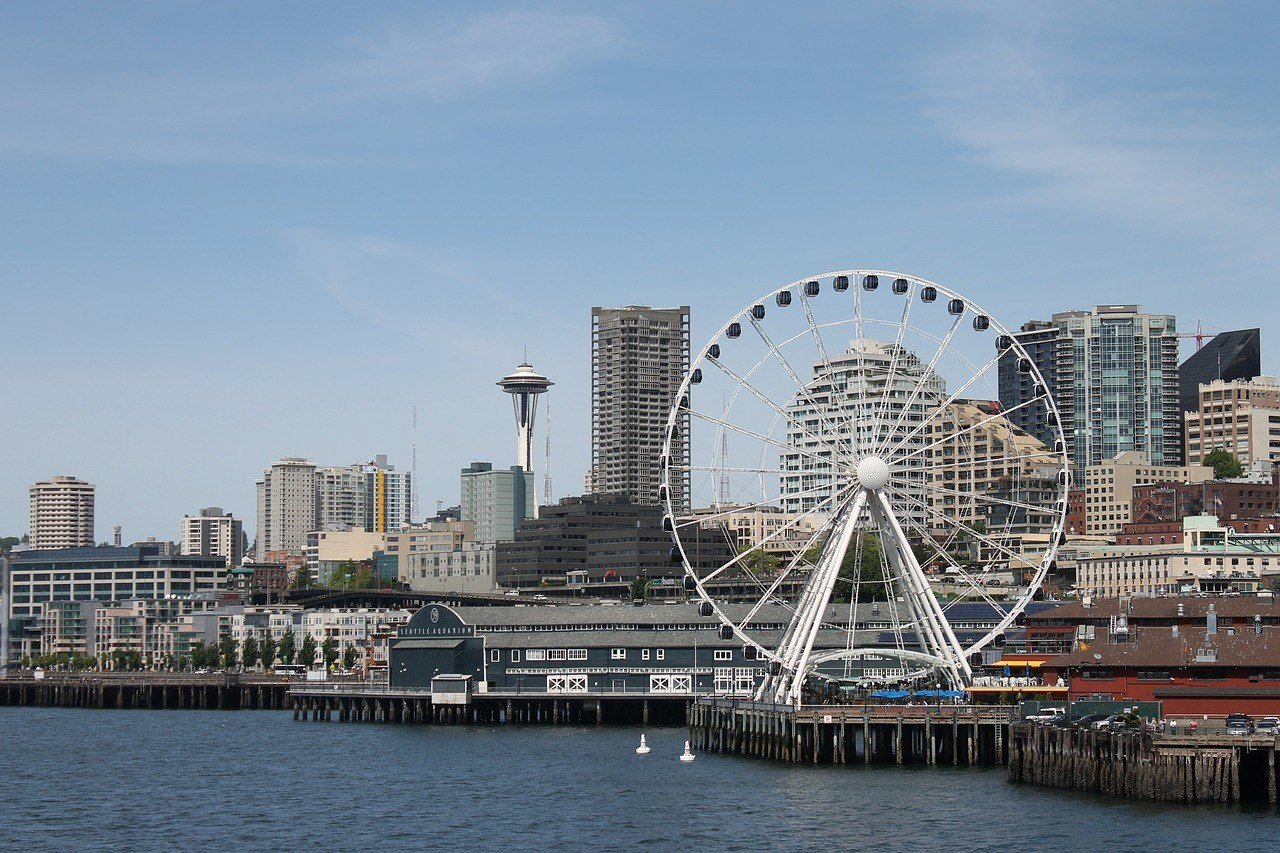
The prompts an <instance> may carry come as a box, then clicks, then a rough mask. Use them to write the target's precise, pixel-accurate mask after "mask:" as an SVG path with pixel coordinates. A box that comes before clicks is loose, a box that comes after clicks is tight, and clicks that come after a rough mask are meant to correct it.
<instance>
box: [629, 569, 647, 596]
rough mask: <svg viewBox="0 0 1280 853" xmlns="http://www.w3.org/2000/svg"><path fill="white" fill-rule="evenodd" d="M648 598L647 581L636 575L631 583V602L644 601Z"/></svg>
mask: <svg viewBox="0 0 1280 853" xmlns="http://www.w3.org/2000/svg"><path fill="white" fill-rule="evenodd" d="M648 597H649V579H648V578H646V577H644V576H643V575H636V576H635V578H634V579H633V580H632V581H631V600H632V601H644V600H645V599H647V598H648Z"/></svg>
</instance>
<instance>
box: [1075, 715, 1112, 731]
mask: <svg viewBox="0 0 1280 853" xmlns="http://www.w3.org/2000/svg"><path fill="white" fill-rule="evenodd" d="M1106 718H1107V715H1106V714H1085V715H1084V716H1083V717H1076V718H1075V719H1074V720H1072V721H1071V724H1072V725H1073V726H1079V727H1080V728H1082V729H1091V728H1093V724H1094V723H1096V722H1098V720H1105V719H1106Z"/></svg>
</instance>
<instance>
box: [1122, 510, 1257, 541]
mask: <svg viewBox="0 0 1280 853" xmlns="http://www.w3.org/2000/svg"><path fill="white" fill-rule="evenodd" d="M1220 523H1221V524H1223V525H1225V526H1227V527H1230V528H1231V529H1232V530H1234V531H1235V532H1236V533H1274V532H1276V530H1277V529H1280V518H1276V517H1275V516H1271V517H1269V518H1232V519H1228V520H1227V521H1223V522H1220ZM1182 542H1183V528H1182V521H1181V520H1178V521H1130V522H1128V523H1127V524H1125V525H1124V526H1123V527H1122V528H1121V529H1120V532H1119V533H1118V534H1116V544H1117V545H1181V544H1182Z"/></svg>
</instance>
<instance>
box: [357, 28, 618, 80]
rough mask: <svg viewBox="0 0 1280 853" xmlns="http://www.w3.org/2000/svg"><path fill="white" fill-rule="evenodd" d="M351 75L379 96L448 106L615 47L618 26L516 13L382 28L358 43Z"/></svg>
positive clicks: (601, 55) (604, 53)
mask: <svg viewBox="0 0 1280 853" xmlns="http://www.w3.org/2000/svg"><path fill="white" fill-rule="evenodd" d="M353 43H354V44H355V45H356V46H357V47H358V48H359V49H360V50H361V52H362V53H363V54H364V57H363V58H362V59H361V60H359V61H358V62H357V63H355V64H354V65H353V66H352V70H353V71H354V72H355V73H357V74H359V75H360V76H362V77H363V78H364V79H365V80H367V81H368V82H369V83H370V84H371V85H374V86H375V87H377V88H378V89H382V90H393V91H407V92H421V93H423V94H426V95H427V96H429V97H431V98H434V99H437V100H446V99H449V98H453V97H456V96H458V95H461V94H464V93H466V92H469V91H474V90H478V89H487V88H490V87H493V86H497V85H502V84H509V83H521V84H523V83H527V82H529V81H530V80H532V79H537V78H540V77H545V76H548V75H551V74H555V73H557V72H559V71H561V70H563V69H565V68H567V67H569V66H571V65H575V64H578V63H581V62H589V61H592V60H597V59H601V58H604V57H607V56H609V55H610V54H612V53H613V52H614V51H615V50H616V49H617V47H618V44H619V37H618V33H617V30H616V28H615V26H614V25H613V23H611V22H609V21H606V20H604V19H603V18H599V17H596V16H594V15H557V14H548V13H544V12H525V11H512V12H500V13H493V14H486V15H480V16H478V17H475V18H471V19H469V20H465V21H460V22H455V23H452V24H446V25H432V26H422V25H418V26H408V27H406V26H395V27H390V26H386V27H382V28H380V29H379V30H377V31H375V32H371V33H368V34H366V35H363V36H360V37H358V38H356V39H354V40H353Z"/></svg>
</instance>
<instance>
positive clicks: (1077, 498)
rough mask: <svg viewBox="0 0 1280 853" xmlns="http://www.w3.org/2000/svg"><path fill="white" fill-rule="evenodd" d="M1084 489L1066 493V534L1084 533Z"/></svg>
mask: <svg viewBox="0 0 1280 853" xmlns="http://www.w3.org/2000/svg"><path fill="white" fill-rule="evenodd" d="M1084 506H1085V501H1084V489H1071V490H1070V491H1068V492H1067V517H1066V527H1065V528H1063V529H1064V530H1066V531H1067V532H1068V533H1084Z"/></svg>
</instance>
